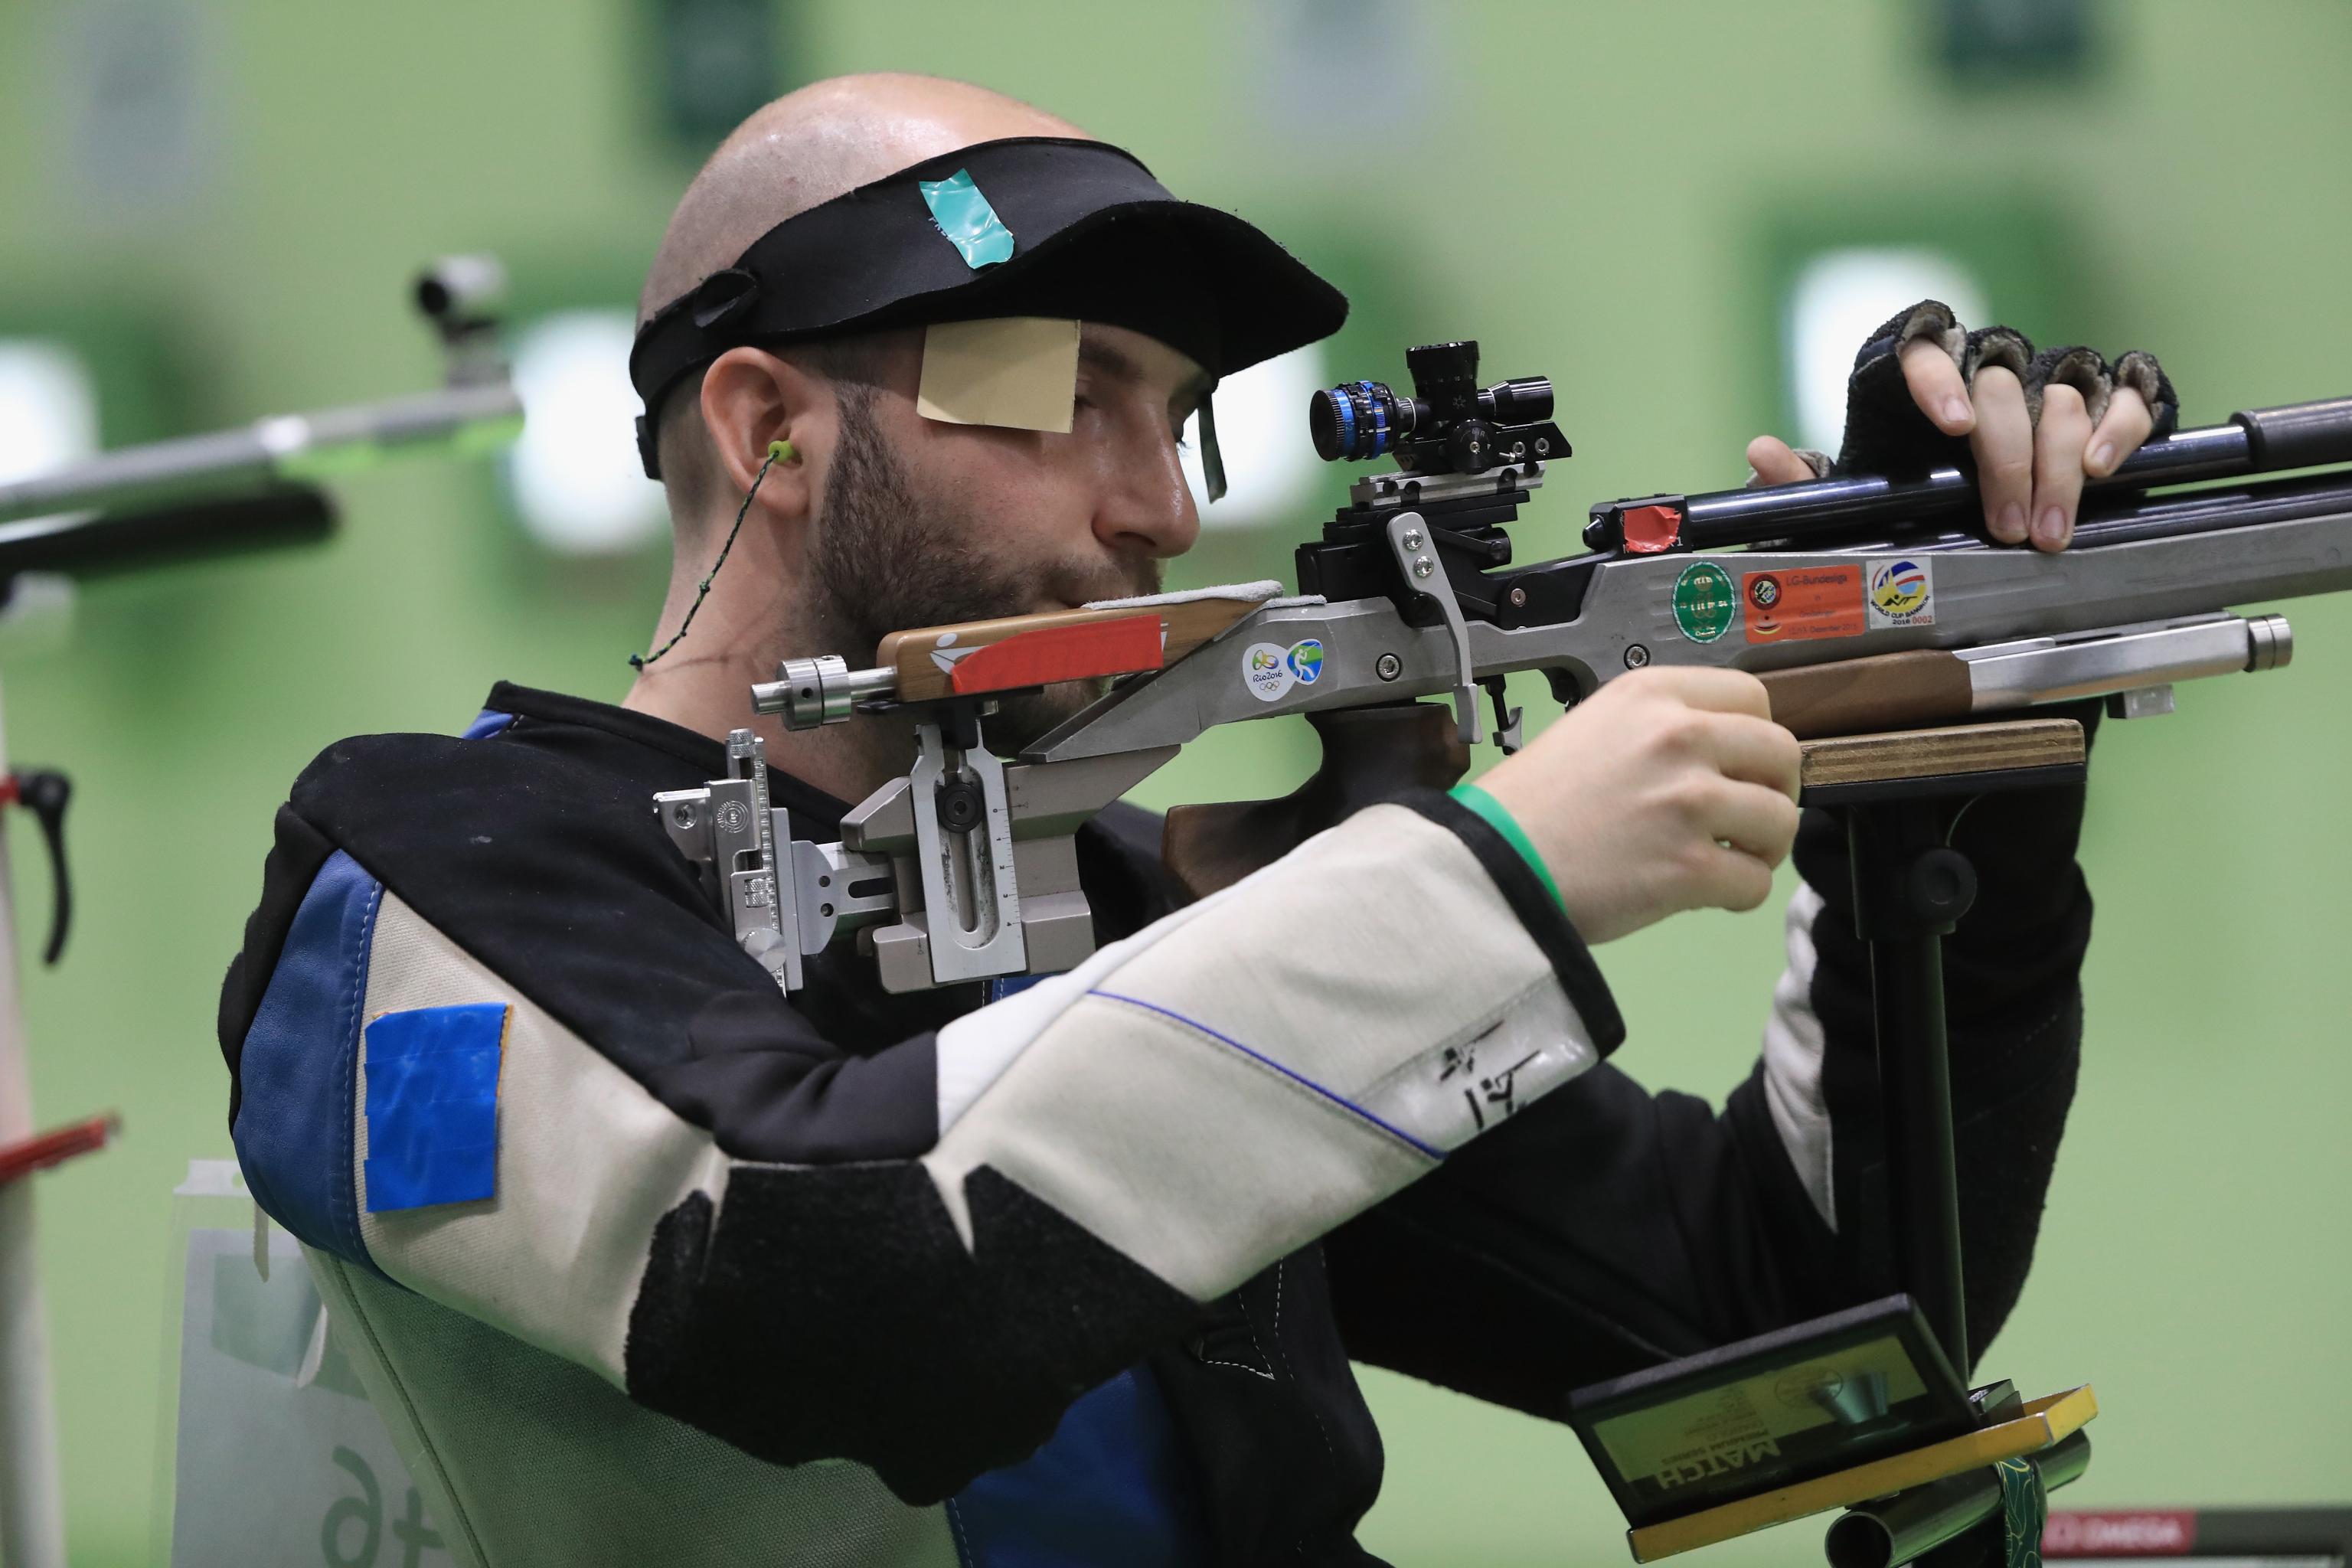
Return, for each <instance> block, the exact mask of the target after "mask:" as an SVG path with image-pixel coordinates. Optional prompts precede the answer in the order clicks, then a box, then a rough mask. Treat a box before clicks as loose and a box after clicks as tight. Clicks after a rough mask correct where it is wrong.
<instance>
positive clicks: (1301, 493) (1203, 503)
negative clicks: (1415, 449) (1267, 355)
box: [1184, 343, 1327, 528]
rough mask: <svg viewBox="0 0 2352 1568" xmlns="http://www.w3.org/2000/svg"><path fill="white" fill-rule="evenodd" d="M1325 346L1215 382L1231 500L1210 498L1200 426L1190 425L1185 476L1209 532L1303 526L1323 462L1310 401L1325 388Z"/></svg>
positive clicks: (1186, 436) (1311, 345)
mask: <svg viewBox="0 0 2352 1568" xmlns="http://www.w3.org/2000/svg"><path fill="white" fill-rule="evenodd" d="M1324 377H1325V361H1324V357H1323V346H1322V345H1321V344H1320V343H1309V344H1307V346H1306V347H1305V348H1302V349H1293V350H1291V351H1290V353H1286V354H1279V355H1276V357H1275V358H1273V359H1270V360H1267V361H1266V362H1265V363H1263V364H1254V365H1252V366H1250V368H1249V369H1247V370H1244V371H1241V372H1238V373H1236V374H1233V375H1229V376H1227V377H1225V378H1224V379H1223V381H1221V382H1219V383H1218V384H1217V393H1216V415H1217V447H1218V449H1219V451H1220V452H1222V453H1223V457H1224V459H1225V499H1224V500H1221V501H1218V502H1216V503H1215V504H1214V505H1212V504H1210V501H1209V488H1208V481H1207V480H1206V479H1203V478H1202V473H1201V422H1200V421H1199V420H1198V419H1197V418H1196V419H1194V420H1193V421H1192V423H1191V424H1189V425H1187V426H1185V428H1184V441H1185V449H1184V477H1185V479H1187V480H1189V481H1190V482H1191V484H1192V500H1193V501H1194V502H1195V503H1196V504H1197V505H1198V506H1199V507H1200V509H1201V526H1202V527H1203V528H1253V527H1256V526H1258V525H1259V524H1262V523H1276V522H1288V523H1292V524H1302V523H1303V522H1306V521H1314V520H1311V519H1305V518H1303V517H1302V515H1301V513H1302V509H1303V508H1305V507H1306V506H1307V503H1308V502H1309V501H1310V500H1312V499H1313V498H1314V495H1315V490H1316V486H1317V482H1318V480H1319V479H1320V478H1321V477H1322V473H1323V462H1322V460H1321V459H1320V458H1317V457H1316V455H1315V448H1314V447H1313V446H1311V445H1310V444H1309V443H1308V441H1307V399H1308V398H1309V397H1311V396H1313V395H1314V394H1315V391H1316V389H1317V388H1318V387H1320V386H1323V385H1325V384H1327V383H1326V381H1325V379H1324Z"/></svg>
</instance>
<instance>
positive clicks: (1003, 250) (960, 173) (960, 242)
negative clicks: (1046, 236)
mask: <svg viewBox="0 0 2352 1568" xmlns="http://www.w3.org/2000/svg"><path fill="white" fill-rule="evenodd" d="M915 185H916V188H917V189H919V190H920V191H921V192H922V193H923V205H926V206H928V207H929V208H930V209H931V221H932V222H933V223H935V224H937V225H939V226H940V233H941V234H943V235H946V236H947V237H948V243H949V244H950V245H952V246H954V247H956V249H958V250H959V251H961V252H962V253H963V261H964V265H965V266H967V267H969V268H971V269H972V270H973V271H974V272H977V271H979V270H980V269H981V268H983V267H993V266H995V265H996V264H997V263H998V262H1000V261H1010V260H1012V259H1013V231H1012V230H1011V229H1009V228H1007V227H1005V226H1004V220H1003V219H1002V218H1000V217H998V216H996V209H995V208H994V207H992V206H990V205H988V198H987V197H986V196H983V195H981V194H980V187H979V186H978V185H975V184H972V183H971V171H969V170H966V169H958V170H957V171H956V172H955V173H954V174H950V175H949V176H948V177H947V178H946V179H944V180H918V181H916V182H915Z"/></svg>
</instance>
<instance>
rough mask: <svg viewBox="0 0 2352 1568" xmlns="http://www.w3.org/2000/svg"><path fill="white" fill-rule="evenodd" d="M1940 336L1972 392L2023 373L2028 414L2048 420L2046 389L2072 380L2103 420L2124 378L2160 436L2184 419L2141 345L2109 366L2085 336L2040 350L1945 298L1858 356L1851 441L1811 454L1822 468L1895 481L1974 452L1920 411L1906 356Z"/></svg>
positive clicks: (1881, 334)
mask: <svg viewBox="0 0 2352 1568" xmlns="http://www.w3.org/2000/svg"><path fill="white" fill-rule="evenodd" d="M1923 337H1924V338H1930V339H1932V340H1933V341H1934V342H1936V343H1937V345H1938V346H1939V347H1940V348H1942V350H1943V351H1944V352H1945V353H1948V354H1949V355H1950V356H1951V357H1952V363H1954V364H1955V365H1957V366H1958V368H1959V372H1960V377H1961V380H1962V381H1963V382H1964V383H1966V384H1967V385H1968V387H1969V392H1970V395H1971V396H1973V395H1974V393H1975V389H1976V382H1977V377H1978V375H1979V374H1981V373H1982V372H1984V371H1986V370H1988V369H1992V368H1995V367H1998V368H2000V369H2004V370H2007V371H2010V372H2011V373H2012V374H2015V375H2016V376H2017V378H2018V380H2019V381H2020V382H2021V383H2022V384H2023V385H2024V388H2025V406H2026V413H2027V415H2028V416H2030V417H2031V419H2032V422H2033V423H2034V424H2035V425H2036V426H2039V425H2040V423H2041V419H2042V394H2043V392H2044V391H2045V390H2046V389H2047V388H2048V387H2050V386H2051V385H2053V384H2060V385H2066V386H2072V387H2073V388H2074V390H2075V391H2077V392H2079V393H2081V394H2082V395H2083V404H2084V410H2085V411H2086V412H2087V413H2088V414H2089V416H2090V420H2091V424H2092V425H2093V426H2097V425H2098V423H2099V421H2100V420H2101V419H2103V418H2104V417H2105V415H2106V412H2107V404H2108V401H2109V400H2110V399H2111V398H2112V397H2113V396H2114V395H2115V389H2116V387H2118V386H2127V387H2130V388H2131V389H2132V390H2133V391H2135V392H2137V393H2138V394H2139V395H2140V397H2141V399H2142V400H2143V401H2144V402H2146V403H2147V409H2148V413H2149V415H2150V416H2151V417H2152V418H2153V419H2154V420H2155V427H2154V429H2153V430H2152V431H2151V432H2150V437H2149V438H2150V439H2153V438H2155V437H2161V436H2166V435H2169V434H2170V433H2171V431H2172V429H2173V426H2175V425H2176V424H2177V423H2178V421H2179V411H2180V410H2179V399H2178V398H2177V397H2176V396H2175V395H2174V394H2173V390H2172V383H2171V381H2170V380H2169V379H2168V378H2167V377H2166V375H2165V374H2164V369H2163V367H2162V366H2161V365H2159V364H2158V363H2157V362H2156V356H2155V355H2154V354H2151V353H2145V352H2143V351H2141V350H2138V349H2134V350H2132V351H2131V352H2130V353H2126V354H2125V355H2124V356H2123V358H2121V359H2120V360H2118V361H2116V363H2113V364H2109V363H2107V362H2106V360H2105V359H2104V358H2102V357H2101V356H2100V354H2099V353H2098V352H2097V351H2096V350H2095V349H2089V348H2084V347H2083V346H2081V345H2080V344H2075V345H2072V346H2069V347H2066V348H2061V349H2044V350H2043V351H2042V352H2041V353H2034V351H2033V344H2032V341H2031V340H2029V339H2028V338H2027V337H2026V335H2025V334H2024V333H2023V332H2021V331H2017V330H2016V329H2015V328H2013V327H1979V328H1978V329H1977V330H1976V331H1969V330H1967V329H1966V328H1964V327H1963V326H1961V324H1960V322H1959V321H1958V318H1957V317H1955V316H1954V315H1953V314H1952V309H1951V307H1950V306H1948V305H1947V304H1944V303H1943V302H1942V301H1941V300H1921V301H1920V302H1919V303H1918V304H1916V305H1914V306H1912V307H1911V308H1910V309H1909V310H1904V311H1901V312H1899V313H1898V314H1896V315H1895V316H1894V317H1893V318H1891V319H1890V320H1889V321H1887V322H1886V323H1885V325H1884V326H1882V327H1880V328H1879V329H1878V330H1877V331H1874V332H1873V333H1871V334H1870V341H1869V342H1865V343H1864V344H1863V345H1862V350H1861V352H1860V353H1857V354H1855V355H1854V358H1853V375H1852V376H1851V377H1850V378H1849V379H1848V381H1847V383H1846V410H1845V439H1844V441H1843V445H1842V446H1841V447H1840V449H1839V451H1838V455H1837V458H1836V460H1835V461H1834V462H1830V461H1827V460H1826V459H1824V458H1822V454H1820V453H1817V452H1807V453H1803V454H1801V455H1802V456H1803V457H1804V458H1806V460H1807V461H1809V462H1811V464H1812V465H1813V468H1814V469H1815V471H1816V472H1817V473H1821V474H1822V475H1824V476H1825V477H1826V476H1827V475H1829V474H1838V475H1844V474H1884V475H1886V476H1887V477H1888V478H1890V479H1917V478H1919V477H1921V476H1922V475H1924V474H1926V473H1927V471H1928V470H1929V469H1931V468H1948V467H1951V466H1954V465H1958V464H1961V463H1962V462H1963V460H1964V459H1965V458H1967V457H1968V455H1969V443H1968V438H1967V437H1963V436H1948V435H1946V434H1945V433H1944V432H1943V431H1941V430H1938V429H1937V427H1936V426H1935V425H1934V424H1933V423H1932V422H1931V421H1930V420H1929V419H1928V417H1927V415H1926V414H1924V413H1922V412H1921V411H1920V409H1919V406H1918V404H1917V402H1916V400H1915V399H1914V398H1913V396H1912V394H1911V388H1910V385H1909V384H1908V383H1907V382H1906V380H1905V378H1904V374H1903V363H1902V354H1903V349H1904V347H1905V345H1906V344H1907V343H1909V342H1911V341H1912V340H1913V339H1915V338H1923Z"/></svg>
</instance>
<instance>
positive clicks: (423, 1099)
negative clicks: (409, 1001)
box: [366, 1002, 509, 1214]
mask: <svg viewBox="0 0 2352 1568" xmlns="http://www.w3.org/2000/svg"><path fill="white" fill-rule="evenodd" d="M508 1012H509V1008H508V1005H507V1004H505V1003H503V1002H478V1003H471V1004H468V1005H464V1006H457V1007H419V1008H416V1009H415V1010H414V1011H411V1012H406V1013H386V1014H385V1015H384V1016H382V1017H381V1018H377V1019H374V1020H373V1021H372V1022H371V1023H370V1024H369V1025H368V1026H367V1129H368V1153H367V1162H366V1177H367V1212H368V1213H370V1214H383V1213H384V1212H386V1211H387V1210H391V1209H421V1208H429V1207H431V1206H433V1205H436V1204H462V1203H471V1202H473V1201H474V1200H475V1199H478V1198H487V1197H490V1196H493V1195H495V1194H496V1193H497V1191H498V1171H499V1051H500V1049H501V1047H503V1046H504V1045H505V1042H506V1034H507V1014H508Z"/></svg>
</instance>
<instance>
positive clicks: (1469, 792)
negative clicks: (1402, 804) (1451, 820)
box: [1446, 784, 1568, 913]
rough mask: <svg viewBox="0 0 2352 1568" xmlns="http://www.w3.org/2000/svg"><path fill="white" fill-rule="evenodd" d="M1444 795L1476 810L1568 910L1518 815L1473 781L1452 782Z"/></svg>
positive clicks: (1562, 906)
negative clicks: (1471, 782)
mask: <svg viewBox="0 0 2352 1568" xmlns="http://www.w3.org/2000/svg"><path fill="white" fill-rule="evenodd" d="M1446 794H1447V795H1450V796H1451V797H1452V798H1453V799H1454V800H1457V801H1460V802H1461V803H1462V804H1463V805H1466V806H1468V807H1469V808H1470V809H1471V810H1472V811H1474V812H1476V813H1477V814H1478V817H1479V820H1481V821H1483V822H1484V823H1486V826H1489V827H1491V828H1493V829H1494V830H1495V831H1496V832H1497V833H1499V834H1501V835H1502V836H1503V837H1504V839H1505V840H1506V841H1507V842H1508V843H1509V845H1510V847H1512V848H1514V849H1516V850H1517V851H1518V852H1519V858H1520V859H1522V860H1525V861H1526V862H1527V863H1528V867H1529V868H1531V869H1532V870H1533V871H1534V872H1535V874H1536V877H1537V879H1538V880H1539V881H1541V882H1542V883H1543V885H1544V890H1545V891H1546V892H1548V893H1549V894H1550V895H1551V901H1552V902H1553V903H1555V904H1558V905H1559V907H1560V910H1561V912H1562V913H1566V912H1567V910H1568V900H1565V899H1563V898H1561V897H1560V896H1559V883H1558V882H1555V881H1553V880H1552V879H1551V868H1550V867H1549V866H1547V865H1545V864H1544V863H1543V857H1542V856H1540V855H1538V854H1537V853H1536V846H1535V840H1533V839H1531V838H1529V837H1528V834H1527V829H1525V828H1523V827H1521V826H1519V819H1518V818H1517V817H1516V816H1512V815H1511V814H1510V813H1509V812H1507V811H1506V810H1504V809H1503V803H1502V802H1501V801H1499V800H1496V798H1495V797H1494V796H1493V795H1488V794H1487V793H1486V791H1485V790H1483V789H1480V788H1479V787H1478V786H1477V785H1476V784H1455V785H1454V787H1453V788H1452V789H1451V790H1448V791H1447V792H1446Z"/></svg>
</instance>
